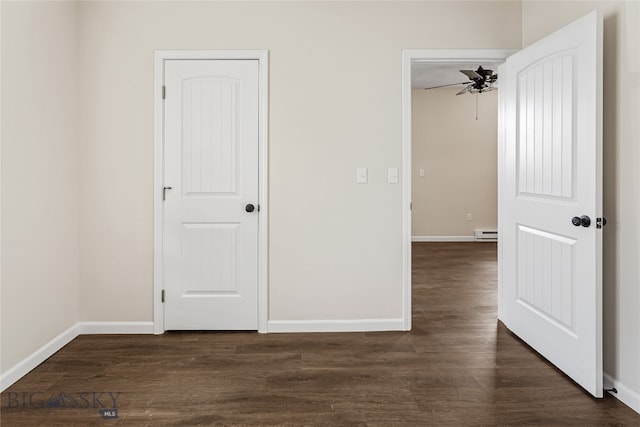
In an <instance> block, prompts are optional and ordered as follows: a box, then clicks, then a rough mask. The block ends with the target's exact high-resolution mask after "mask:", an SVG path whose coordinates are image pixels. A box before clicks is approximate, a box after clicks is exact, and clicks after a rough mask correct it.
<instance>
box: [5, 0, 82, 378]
mask: <svg viewBox="0 0 640 427" xmlns="http://www.w3.org/2000/svg"><path fill="white" fill-rule="evenodd" d="M1 7H2V46H1V49H2V165H1V169H0V170H1V174H2V178H1V182H2V188H1V194H2V243H1V246H2V247H1V251H2V265H1V269H0V271H1V276H2V309H1V313H2V314H1V316H2V318H1V330H0V334H1V335H0V336H1V338H0V339H1V341H0V343H1V348H2V354H1V366H0V370H1V371H2V372H3V373H4V372H6V371H7V370H8V369H10V368H12V367H14V366H15V365H16V364H17V363H18V362H20V361H22V360H23V359H25V358H26V357H27V356H28V355H30V354H31V353H33V352H34V351H35V350H36V349H38V348H39V347H40V346H42V345H43V344H45V343H47V342H48V341H50V340H51V339H53V338H54V337H56V336H57V335H58V334H60V333H61V332H62V331H64V330H65V329H67V328H68V327H70V326H72V325H74V324H75V323H76V322H77V321H78V316H79V309H78V277H79V268H78V196H79V189H78V160H79V156H78V139H77V132H76V127H77V124H78V95H77V77H78V74H77V70H78V65H79V63H78V56H77V48H76V47H77V40H78V33H77V25H76V24H77V13H76V5H75V4H72V3H55V4H51V3H48V4H47V3H31V2H22V3H12V2H2V4H1Z"/></svg>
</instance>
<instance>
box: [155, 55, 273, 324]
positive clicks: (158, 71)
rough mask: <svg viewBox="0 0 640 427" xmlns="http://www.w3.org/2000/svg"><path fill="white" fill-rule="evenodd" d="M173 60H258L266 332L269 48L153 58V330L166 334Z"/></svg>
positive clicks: (263, 318) (261, 317)
mask: <svg viewBox="0 0 640 427" xmlns="http://www.w3.org/2000/svg"><path fill="white" fill-rule="evenodd" d="M171 59H253V60H257V61H258V69H259V71H258V98H259V99H258V116H259V117H258V161H259V164H258V168H259V169H260V170H259V187H258V204H259V206H260V214H259V216H258V307H257V309H258V332H261V333H264V332H267V320H268V303H269V300H268V290H269V287H268V264H267V256H268V244H267V241H268V240H267V239H268V224H269V222H268V212H269V209H268V200H269V198H268V194H267V191H268V181H267V179H268V176H269V175H268V171H267V167H268V156H267V154H268V152H269V151H268V138H267V136H268V130H267V127H268V106H269V104H268V99H269V98H268V95H269V92H268V89H269V86H268V82H269V52H268V51H267V50H156V51H155V58H154V83H153V93H154V101H153V103H154V182H153V184H154V188H153V332H154V333H155V334H162V333H164V331H165V329H164V304H163V302H162V289H163V282H164V277H163V272H164V265H163V256H162V252H163V241H162V236H163V210H162V187H163V185H164V183H163V175H164V173H163V172H164V155H163V146H164V143H163V142H164V141H163V140H164V108H163V99H162V86H163V83H164V61H166V60H171Z"/></svg>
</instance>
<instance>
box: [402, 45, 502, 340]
mask: <svg viewBox="0 0 640 427" xmlns="http://www.w3.org/2000/svg"><path fill="white" fill-rule="evenodd" d="M513 52H514V51H513V50H487V49H474V50H457V49H456V50H441V49H430V50H405V51H404V52H403V85H402V91H403V92H402V95H403V96H402V126H403V132H402V153H403V154H402V164H403V168H402V170H403V181H402V182H403V189H402V194H403V197H402V201H403V206H402V209H403V291H404V292H403V297H404V301H403V304H404V305H403V308H404V310H403V311H404V316H403V317H404V326H405V329H406V330H410V329H411V314H412V313H411V311H412V305H411V286H412V280H411V277H412V262H411V256H412V250H411V244H412V236H413V233H412V208H413V206H414V203H413V199H412V177H413V176H414V175H415V174H414V171H413V167H412V163H413V155H412V149H413V142H412V131H413V123H412V117H411V116H412V90H413V84H412V83H413V76H412V69H413V68H414V67H415V66H416V65H418V64H420V66H422V67H425V69H431V70H436V69H447V67H449V69H450V68H451V66H453V67H458V66H461V65H466V66H467V67H466V68H474V67H477V66H478V64H498V63H501V62H503V61H504V60H505V59H506V58H507V57H508V56H509V55H510V54H512V53H513ZM434 86H435V84H434ZM466 96H469V95H466ZM474 96H475V95H474ZM496 126H497V125H496ZM418 175H420V172H419V171H418ZM470 213H471V214H472V216H473V213H472V212H470ZM499 284H500V280H498V285H499ZM498 291H500V289H498Z"/></svg>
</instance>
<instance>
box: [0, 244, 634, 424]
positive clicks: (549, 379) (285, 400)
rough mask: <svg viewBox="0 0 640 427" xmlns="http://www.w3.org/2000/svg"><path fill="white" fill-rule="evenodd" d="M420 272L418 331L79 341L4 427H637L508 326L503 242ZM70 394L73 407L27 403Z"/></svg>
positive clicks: (417, 252)
mask: <svg viewBox="0 0 640 427" xmlns="http://www.w3.org/2000/svg"><path fill="white" fill-rule="evenodd" d="M413 265H414V270H413V310H414V313H413V330H412V331H411V332H406V333H405V332H380V333H342V334H336V333H330V334H267V335H259V334H257V333H245V332H238V333H213V332H171V333H167V334H165V335H163V336H148V335H138V336H130V335H129V336H114V335H111V336H109V335H102V336H81V337H79V338H77V339H76V340H74V341H73V342H71V343H70V344H69V345H67V346H66V347H64V348H63V349H62V350H61V351H59V352H58V353H56V354H55V355H54V356H52V357H51V358H50V359H49V360H47V361H46V362H45V363H43V364H42V365H40V366H39V367H38V368H36V369H35V370H34V371H33V372H31V373H30V374H29V375H27V376H26V377H24V378H23V379H22V380H20V381H19V382H17V383H16V384H14V385H13V386H12V387H10V388H9V389H8V390H7V391H6V392H4V393H2V396H1V397H2V413H1V415H0V420H1V421H2V427H5V426H29V427H31V426H38V425H46V426H54V425H60V426H91V425H96V426H107V425H114V426H115V425H118V426H120V425H127V426H147V425H149V426H155V425H158V426H199V425H201V426H209V425H220V426H222V425H246V426H258V425H291V426H298V425H326V426H472V425H485V426H494V425H505V426H506V425H535V426H569V425H574V426H614V425H616V426H640V415H639V414H637V413H635V412H633V411H632V410H631V409H629V408H627V407H626V406H624V405H623V404H621V403H620V402H619V401H618V400H617V399H615V398H612V397H610V396H607V397H605V398H604V399H593V398H591V397H590V396H589V395H588V394H586V393H585V392H583V391H582V389H581V388H580V387H578V386H577V385H575V384H574V383H573V382H572V381H571V380H570V379H568V378H567V377H565V376H564V375H563V374H562V373H560V372H559V371H558V370H557V369H555V368H554V367H553V366H551V365H550V364H549V363H547V362H546V361H545V360H544V359H542V358H541V357H540V356H538V355H537V354H536V353H534V352H533V351H532V350H531V349H529V348H528V347H527V346H526V345H525V344H523V343H522V342H521V341H520V340H518V339H517V338H516V337H514V336H513V335H512V334H510V333H509V332H508V331H507V330H506V329H505V328H504V327H503V326H502V325H501V324H499V323H498V321H497V318H496V246H495V244H491V243H418V244H414V252H413ZM34 392H39V393H40V394H37V393H36V394H35V395H34V394H33V393H34ZM61 392H62V393H64V394H65V396H64V399H63V401H64V402H65V403H66V404H67V405H68V406H73V404H74V402H75V403H76V404H77V406H76V407H52V408H38V407H35V408H34V407H31V406H32V405H30V404H29V397H30V396H33V401H34V404H35V406H38V405H39V402H41V401H43V400H44V398H49V397H52V396H59V395H60V393H61ZM82 392H85V394H81V393H82ZM91 392H104V394H102V395H100V394H97V395H94V394H92V393H91ZM108 392H111V393H112V395H111V396H110V395H109V394H108ZM116 393H120V394H119V395H117V394H116ZM96 396H97V402H96ZM112 396H113V397H112ZM114 397H115V399H116V406H117V410H118V418H117V419H102V418H101V416H100V414H99V406H100V405H104V406H105V407H107V408H110V407H112V406H113V404H112V403H110V402H112V401H113V398H114ZM69 402H70V403H69ZM85 402H86V403H85ZM22 403H24V405H23V404H22ZM11 406H12V407H11ZM85 406H87V407H85Z"/></svg>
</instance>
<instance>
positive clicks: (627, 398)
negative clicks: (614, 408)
mask: <svg viewBox="0 0 640 427" xmlns="http://www.w3.org/2000/svg"><path fill="white" fill-rule="evenodd" d="M604 388H615V389H616V391H617V393H613V392H609V394H611V395H612V396H613V397H615V398H616V399H618V400H620V401H621V402H622V403H624V404H625V405H627V406H628V407H630V408H631V409H633V410H634V411H636V412H637V413H639V414H640V393H637V392H635V391H633V390H631V389H630V388H628V387H626V386H624V385H622V384H621V383H620V382H619V381H617V380H615V379H613V377H612V376H611V375H609V374H607V373H606V372H605V373H604Z"/></svg>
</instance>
